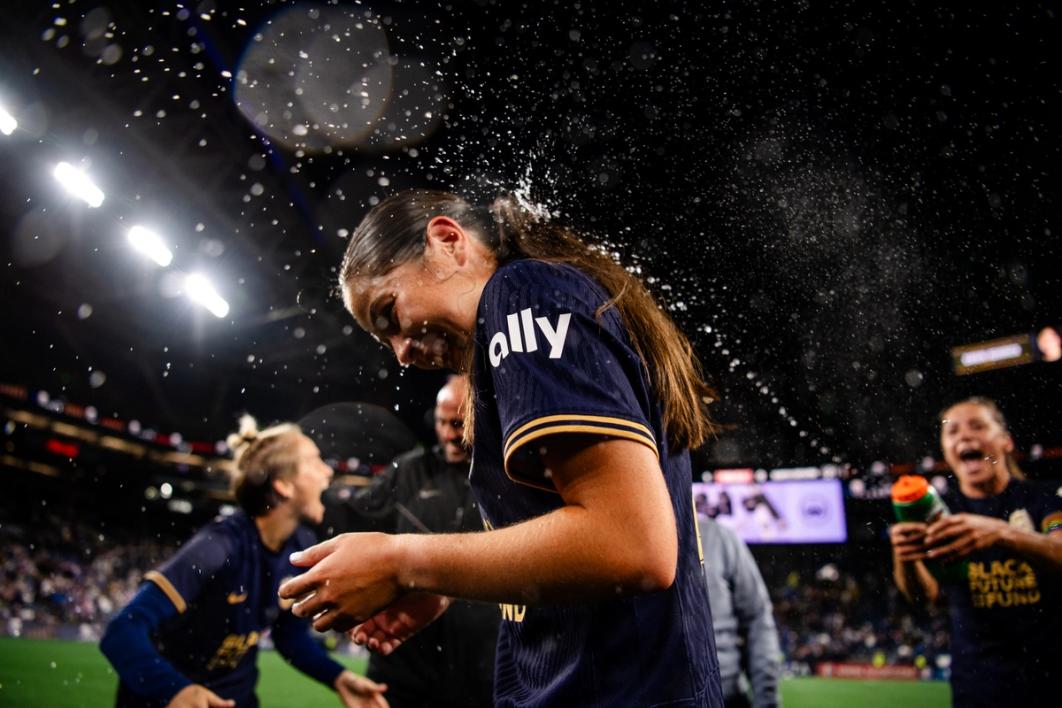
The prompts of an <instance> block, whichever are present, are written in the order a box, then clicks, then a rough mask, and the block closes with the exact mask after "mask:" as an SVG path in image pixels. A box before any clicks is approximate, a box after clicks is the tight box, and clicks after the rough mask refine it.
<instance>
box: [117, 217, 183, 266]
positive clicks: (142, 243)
mask: <svg viewBox="0 0 1062 708" xmlns="http://www.w3.org/2000/svg"><path fill="white" fill-rule="evenodd" d="M127 238H128V239H129V243H130V245H132V247H133V248H134V249H136V250H137V251H139V252H140V253H143V254H144V255H145V256H147V257H148V258H150V259H151V260H153V261H155V262H156V263H158V264H159V265H160V266H162V267H163V268H165V267H166V266H168V265H169V264H170V263H172V262H173V252H172V251H170V249H169V248H168V247H167V246H166V242H165V241H163V240H162V237H161V236H159V235H158V234H157V233H155V232H154V231H152V230H151V229H147V228H144V227H143V226H140V225H139V224H137V225H136V226H134V227H133V228H131V229H129V233H128V234H127Z"/></svg>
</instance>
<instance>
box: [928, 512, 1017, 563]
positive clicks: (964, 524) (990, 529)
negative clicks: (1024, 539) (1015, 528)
mask: <svg viewBox="0 0 1062 708" xmlns="http://www.w3.org/2000/svg"><path fill="white" fill-rule="evenodd" d="M1009 532H1010V524H1008V523H1007V522H1006V521H1003V520H1002V519H994V518H992V517H991V516H981V515H980V514H954V515H952V516H945V517H944V518H942V519H938V520H936V521H934V522H933V523H932V524H930V525H929V529H928V530H927V531H926V546H927V547H928V548H929V550H928V551H927V552H926V555H927V556H928V557H929V558H943V559H946V560H950V559H954V558H963V557H965V556H968V555H970V554H971V553H973V552H974V551H980V550H983V549H985V548H991V547H992V546H995V545H996V544H998V543H999V542H1000V541H1001V540H1003V538H1004V537H1005V536H1006V535H1007V534H1008V533H1009Z"/></svg>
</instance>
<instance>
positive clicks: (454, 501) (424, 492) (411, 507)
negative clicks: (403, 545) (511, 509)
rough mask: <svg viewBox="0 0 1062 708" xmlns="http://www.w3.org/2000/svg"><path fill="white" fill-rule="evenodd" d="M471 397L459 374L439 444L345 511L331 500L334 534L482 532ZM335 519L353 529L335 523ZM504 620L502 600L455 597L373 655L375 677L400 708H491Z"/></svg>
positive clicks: (409, 457) (448, 396)
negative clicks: (468, 419) (467, 428)
mask: <svg viewBox="0 0 1062 708" xmlns="http://www.w3.org/2000/svg"><path fill="white" fill-rule="evenodd" d="M467 397H468V377H467V376H452V377H451V378H450V379H449V381H447V383H446V385H445V386H443V387H442V389H440V390H439V393H438V396H437V397H436V400H435V409H434V412H433V418H434V427H435V437H436V439H437V441H438V444H437V445H434V446H433V447H432V448H431V449H428V450H424V449H421V450H414V451H412V452H409V453H406V454H404V455H402V456H400V457H399V458H398V459H396V460H395V462H394V464H393V465H391V466H390V467H389V468H388V469H387V471H385V472H384V473H383V474H381V475H379V476H378V477H376V478H375V479H373V482H372V484H371V485H370V486H369V487H366V488H363V489H361V490H359V492H358V493H357V494H356V495H354V496H353V497H352V498H350V499H349V500H347V501H346V502H345V503H343V506H344V508H342V509H336V508H335V507H334V506H333V505H332V504H331V503H330V504H329V505H328V506H329V510H328V512H327V513H326V521H325V526H326V527H329V533H328V535H332V534H333V533H344V532H347V531H384V532H386V533H455V532H461V531H466V532H467V531H480V530H482V529H483V521H482V519H481V517H480V514H479V510H478V508H477V506H476V503H475V500H474V499H473V496H472V490H471V487H470V485H469V481H468V472H469V451H468V448H467V447H465V444H464V442H463V440H462V436H463V434H464V408H465V400H466V398H467ZM326 498H327V497H326ZM333 512H335V513H333ZM333 516H335V517H337V518H338V519H341V523H346V524H349V526H348V527H346V528H343V527H340V526H339V524H332V523H330V521H331V518H332V517H333ZM499 621H500V613H499V611H498V606H497V605H494V604H487V603H480V602H469V601H465V600H453V601H452V603H451V606H450V608H449V609H448V610H447V611H446V613H445V614H443V615H442V617H440V618H439V619H438V620H437V621H435V622H433V623H432V624H430V625H428V626H427V627H425V628H424V630H423V631H421V632H420V633H418V634H417V635H415V636H414V637H412V638H411V639H410V640H409V641H408V642H406V643H405V644H403V645H401V646H400V647H398V648H397V649H396V650H395V651H394V652H393V653H391V654H389V655H387V656H383V655H381V654H378V653H373V654H372V655H371V656H370V658H369V670H368V676H369V678H371V679H373V680H375V681H378V682H381V683H385V684H387V687H388V690H387V699H388V701H389V702H390V704H391V705H392V706H393V707H394V708H406V707H408V708H420V707H422V706H423V707H432V706H434V707H437V708H451V707H452V708H473V707H475V706H489V705H491V704H492V700H493V685H494V652H495V650H496V646H497V641H498V623H499Z"/></svg>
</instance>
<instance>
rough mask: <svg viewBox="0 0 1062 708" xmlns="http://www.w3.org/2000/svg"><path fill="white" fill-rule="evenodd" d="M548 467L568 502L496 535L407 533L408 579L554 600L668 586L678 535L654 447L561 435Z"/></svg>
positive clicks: (548, 450) (492, 595)
mask: <svg viewBox="0 0 1062 708" xmlns="http://www.w3.org/2000/svg"><path fill="white" fill-rule="evenodd" d="M543 458H544V462H545V466H546V468H547V469H549V470H550V471H551V478H552V480H553V483H554V485H555V486H556V488H557V490H558V492H559V494H560V495H561V497H562V498H563V499H564V501H565V506H563V507H561V508H559V509H557V510H555V511H553V512H552V513H550V514H547V515H545V516H542V517H539V518H536V519H532V520H530V521H527V522H524V523H522V524H517V525H514V526H511V527H508V528H504V529H499V530H496V531H492V532H486V533H481V534H474V535H470V536H463V537H461V536H449V537H444V538H427V537H414V538H406V539H404V541H403V543H404V544H406V549H405V553H406V558H407V559H408V561H409V562H407V563H405V564H403V566H402V573H403V575H402V577H401V579H402V580H407V581H411V582H412V583H414V584H415V585H417V586H421V587H423V586H428V587H430V588H435V589H436V590H437V591H438V592H442V593H444V594H447V595H454V596H459V597H467V598H470V599H479V600H488V601H500V602H507V601H508V602H521V603H532V604H533V603H538V602H544V603H553V602H575V601H580V600H584V599H588V598H593V597H599V596H601V595H603V594H608V595H615V594H617V593H640V592H649V591H653V590H659V589H663V588H666V587H669V586H670V585H671V583H672V582H673V580H674V575H675V569H676V564H677V561H678V534H677V532H676V528H675V515H674V511H673V510H672V507H671V500H670V497H669V495H668V491H667V486H666V484H665V482H664V477H663V474H662V473H661V471H660V467H659V465H658V463H657V460H656V457H655V455H654V454H653V453H652V451H651V450H650V449H649V448H647V447H645V446H644V445H641V444H640V443H637V442H632V441H627V440H602V439H600V438H596V439H588V438H582V437H579V436H555V437H554V438H550V439H548V440H547V442H546V443H545V445H544V450H543Z"/></svg>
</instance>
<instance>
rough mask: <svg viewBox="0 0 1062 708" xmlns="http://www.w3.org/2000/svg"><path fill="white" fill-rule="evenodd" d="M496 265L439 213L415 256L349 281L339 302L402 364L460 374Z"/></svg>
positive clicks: (484, 251) (477, 243)
mask: <svg viewBox="0 0 1062 708" xmlns="http://www.w3.org/2000/svg"><path fill="white" fill-rule="evenodd" d="M496 267H497V266H496V262H495V260H494V257H493V256H492V255H491V254H490V251H489V249H487V247H486V246H484V245H483V244H481V243H480V242H479V241H477V240H476V239H474V238H473V237H472V236H470V235H469V234H468V233H467V232H465V231H464V229H463V228H462V227H461V226H460V225H459V224H458V223H457V222H455V221H453V220H452V219H449V218H447V217H442V216H438V217H435V218H433V219H432V220H431V221H430V222H429V224H428V230H427V233H426V235H425V246H424V253H423V255H422V256H421V257H419V258H415V259H413V260H411V261H408V262H406V263H401V264H399V265H398V266H396V267H394V268H392V269H391V270H390V271H388V272H387V273H386V274H383V275H380V276H370V275H365V276H357V277H354V278H352V279H351V280H349V281H347V282H346V283H344V284H343V291H344V292H343V296H344V302H345V303H346V305H347V309H348V310H350V313H351V314H352V315H354V319H356V320H357V321H358V324H359V325H361V327H362V329H364V330H365V331H366V332H368V333H370V334H371V335H373V336H374V337H376V338H377V339H378V340H379V341H380V342H381V343H383V344H385V345H387V346H389V347H391V350H392V351H393V352H394V353H395V357H396V358H397V359H398V361H399V363H400V364H403V365H407V366H408V365H410V364H412V365H413V366H416V367H418V368H421V369H450V370H451V371H463V370H464V369H465V368H466V367H467V361H468V356H469V354H470V352H471V348H472V338H473V336H474V334H475V329H476V308H477V307H478V306H479V298H480V295H481V294H482V293H483V286H484V285H486V283H487V281H488V280H489V279H490V276H491V274H492V273H493V272H494V270H495V269H496Z"/></svg>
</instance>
